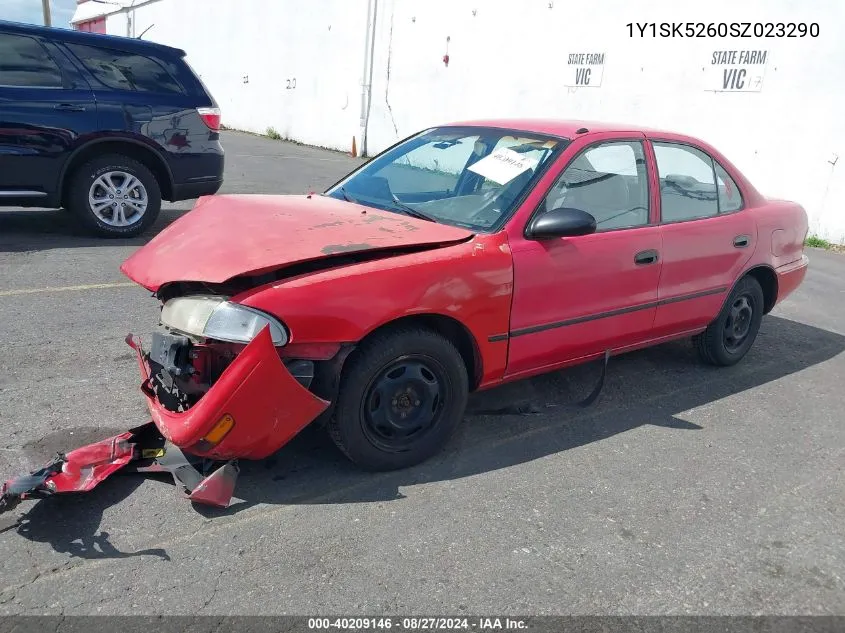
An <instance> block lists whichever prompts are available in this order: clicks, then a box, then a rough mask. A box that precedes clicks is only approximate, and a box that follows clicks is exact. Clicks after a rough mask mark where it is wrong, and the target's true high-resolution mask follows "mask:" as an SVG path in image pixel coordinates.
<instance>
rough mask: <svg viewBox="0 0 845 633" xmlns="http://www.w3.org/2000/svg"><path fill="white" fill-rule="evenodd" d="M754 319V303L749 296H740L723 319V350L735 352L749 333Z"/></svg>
mask: <svg viewBox="0 0 845 633" xmlns="http://www.w3.org/2000/svg"><path fill="white" fill-rule="evenodd" d="M753 319H754V301H753V299H752V298H751V296H750V295H747V294H742V295H740V296H738V297H737V298H736V299H734V302H733V303H732V304H731V307H730V310H729V311H728V318H727V319H725V331H724V342H725V349H727V350H728V351H729V352H736V351H737V350H739V348H741V347H742V345H743V343H745V341H746V339H748V335H749V334H750V332H751V323H752V321H753Z"/></svg>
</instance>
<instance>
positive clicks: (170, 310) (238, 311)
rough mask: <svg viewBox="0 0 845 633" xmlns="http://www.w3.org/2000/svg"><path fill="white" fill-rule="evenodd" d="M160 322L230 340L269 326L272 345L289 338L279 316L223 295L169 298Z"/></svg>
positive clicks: (247, 336) (244, 339)
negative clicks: (243, 304)
mask: <svg viewBox="0 0 845 633" xmlns="http://www.w3.org/2000/svg"><path fill="white" fill-rule="evenodd" d="M161 322H162V324H163V325H164V326H166V327H168V328H171V329H173V330H178V331H180V332H184V333H185V334H192V335H194V336H199V337H203V338H213V339H217V340H218V341H227V342H229V343H249V342H250V341H251V340H252V339H253V338H255V336H256V335H257V334H258V333H259V332H260V331H261V330H262V329H264V326H265V325H269V326H270V336H271V337H272V339H273V345H276V346H281V345H285V344H286V343H287V342H288V334H287V330H285V327H284V326H283V325H282V324H281V322H280V321H278V320H277V319H276V318H274V317H272V316H270V315H269V314H266V313H264V312H261V311H260V310H256V309H254V308H247V307H246V306H242V305H239V304H237V303H230V302H229V301H226V300H225V299H224V298H222V297H214V296H210V297H209V296H195V297H177V298H175V299H170V300H169V301H167V302H166V303H165V304H164V306H163V307H162V309H161Z"/></svg>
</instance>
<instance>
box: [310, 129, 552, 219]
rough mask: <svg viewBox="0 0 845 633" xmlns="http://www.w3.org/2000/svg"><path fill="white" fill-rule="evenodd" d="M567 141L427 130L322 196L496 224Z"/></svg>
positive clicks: (421, 214) (484, 131)
mask: <svg viewBox="0 0 845 633" xmlns="http://www.w3.org/2000/svg"><path fill="white" fill-rule="evenodd" d="M567 143H568V141H566V140H564V139H561V138H554V137H547V136H542V135H537V134H531V133H526V132H520V131H516V130H508V129H502V128H482V127H441V128H435V129H431V130H427V131H426V132H423V133H421V134H418V135H417V136H414V137H412V138H410V139H408V140H406V141H404V142H402V143H399V144H398V145H396V146H395V147H393V148H391V149H389V150H387V151H385V152H384V153H382V154H380V155H378V156H376V157H375V158H374V159H373V160H371V161H370V162H368V163H367V164H366V165H364V166H363V167H362V168H361V169H359V170H357V171H355V172H353V173H352V174H351V175H349V176H348V177H346V178H345V179H344V180H342V181H340V182H339V183H338V184H336V185H335V186H333V187H332V188H331V189H329V190H328V191H327V192H326V195H329V196H332V197H334V198H338V199H340V200H347V201H350V202H357V203H359V204H363V205H367V206H371V207H377V208H379V209H385V210H388V211H394V212H396V213H404V214H406V215H413V216H416V217H421V218H424V219H428V220H432V221H434V222H442V223H444V224H452V225H455V226H461V227H465V228H469V229H472V230H481V231H484V230H489V229H491V228H492V227H494V226H500V224H501V222H502V221H504V220H505V219H506V218H507V217H508V216H509V215H510V213H511V211H512V210H513V207H514V205H515V204H516V203H517V201H518V200H520V198H521V196H522V195H523V192H525V191H527V189H528V188H529V187H530V186H531V185H533V183H534V181H535V176H538V175H539V173H540V171H541V168H542V167H544V166H545V165H546V164H547V163H548V162H549V160H550V157H551V156H552V155H557V154H558V153H559V152H560V151H561V150H562V149H563V148H564V147H565V146H566V144H567Z"/></svg>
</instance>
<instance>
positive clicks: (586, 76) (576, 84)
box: [563, 53, 604, 88]
mask: <svg viewBox="0 0 845 633" xmlns="http://www.w3.org/2000/svg"><path fill="white" fill-rule="evenodd" d="M603 74H604V53H569V57H568V58H567V62H566V73H565V77H564V84H563V85H564V86H566V87H568V88H598V87H599V86H601V78H602V75H603Z"/></svg>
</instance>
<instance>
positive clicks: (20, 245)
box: [0, 200, 194, 253]
mask: <svg viewBox="0 0 845 633" xmlns="http://www.w3.org/2000/svg"><path fill="white" fill-rule="evenodd" d="M193 206H194V201H192V200H186V201H183V202H180V203H179V204H178V206H176V207H173V208H170V206H168V207H165V208H162V210H161V214H160V215H159V216H158V219H157V220H156V222H155V224H153V226H152V227H150V228H149V229H147V231H145V232H144V233H143V234H142V235H139V236H138V237H133V238H104V237H97V236H96V235H92V234H91V233H89V232H88V231H87V230H86V229H85V228H84V227H82V226H81V225H80V223H79V222H77V221H76V219H75V218H74V216H73V214H72V213H70V211H66V210H64V209H62V210H58V211H56V210H41V209H38V210H35V209H20V210H17V209H16V210H13V211H9V210H5V209H2V210H0V253H10V252H32V251H46V250H50V249H54V248H82V247H92V246H122V245H124V246H126V245H128V246H142V245H144V244H146V243H147V242H149V241H150V240H151V239H153V237H155V236H156V235H157V234H158V233H159V232H161V231H162V230H164V229H165V228H166V227H167V226H168V225H169V224H171V223H172V222H174V221H176V220H178V219H179V218H180V217H181V216H182V215H184V214H185V213H187V212H188V211H189V210H190V209H191V208H193Z"/></svg>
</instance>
